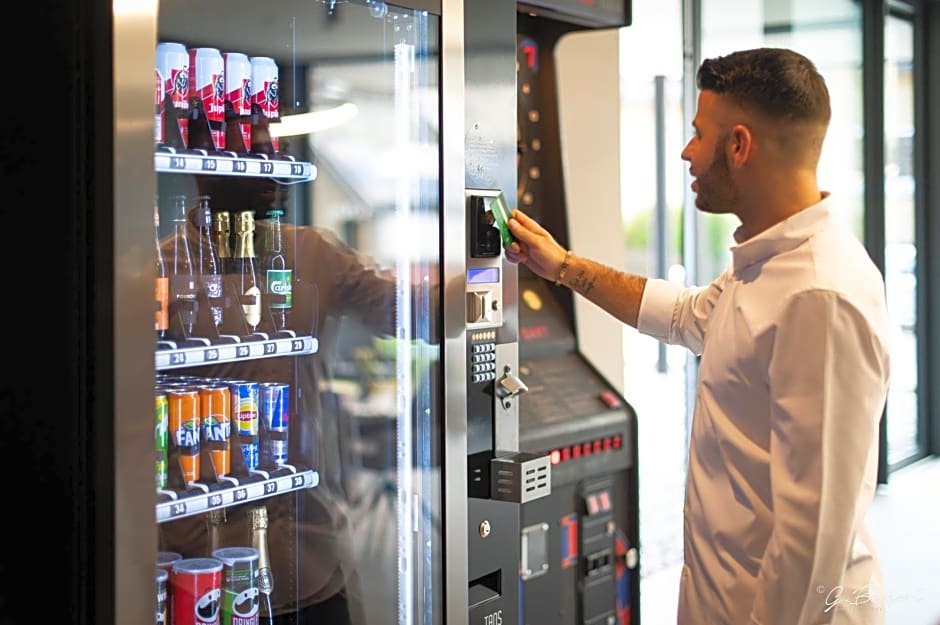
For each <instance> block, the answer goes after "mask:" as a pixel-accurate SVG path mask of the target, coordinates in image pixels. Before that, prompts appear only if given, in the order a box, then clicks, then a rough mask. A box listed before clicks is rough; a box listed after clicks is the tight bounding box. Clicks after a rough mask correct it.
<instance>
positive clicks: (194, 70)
mask: <svg viewBox="0 0 940 625" xmlns="http://www.w3.org/2000/svg"><path fill="white" fill-rule="evenodd" d="M189 84H190V90H191V91H192V97H193V98H198V99H199V100H201V101H202V106H203V108H204V109H205V111H206V118H207V119H208V120H209V131H210V133H211V134H212V143H213V144H215V147H216V148H221V147H222V146H223V145H225V142H224V140H223V139H224V132H223V131H222V128H223V126H222V122H224V121H225V105H224V102H225V61H224V59H223V58H222V53H221V52H219V49H218V48H192V49H190V51H189Z"/></svg>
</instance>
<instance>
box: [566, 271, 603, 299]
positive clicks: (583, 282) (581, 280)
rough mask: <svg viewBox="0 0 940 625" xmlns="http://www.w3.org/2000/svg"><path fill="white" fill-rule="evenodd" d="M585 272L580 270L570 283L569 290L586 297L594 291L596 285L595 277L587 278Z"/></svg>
mask: <svg viewBox="0 0 940 625" xmlns="http://www.w3.org/2000/svg"><path fill="white" fill-rule="evenodd" d="M586 273H587V272H586V271H585V270H584V269H582V270H581V271H579V272H578V275H577V276H575V277H574V279H573V280H572V281H571V288H573V289H574V290H575V291H577V292H578V293H580V294H581V295H587V294H588V293H590V292H591V291H593V290H594V285H595V284H597V276H588V275H586Z"/></svg>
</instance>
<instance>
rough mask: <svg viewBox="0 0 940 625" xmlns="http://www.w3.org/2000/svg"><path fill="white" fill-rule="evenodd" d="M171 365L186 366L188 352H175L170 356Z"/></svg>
mask: <svg viewBox="0 0 940 625" xmlns="http://www.w3.org/2000/svg"><path fill="white" fill-rule="evenodd" d="M170 364H173V365H185V364H186V352H173V353H172V354H170Z"/></svg>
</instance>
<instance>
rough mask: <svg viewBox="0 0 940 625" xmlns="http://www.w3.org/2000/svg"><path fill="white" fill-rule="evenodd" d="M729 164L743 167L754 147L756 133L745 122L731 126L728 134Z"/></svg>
mask: <svg viewBox="0 0 940 625" xmlns="http://www.w3.org/2000/svg"><path fill="white" fill-rule="evenodd" d="M727 149H728V164H729V165H730V166H731V167H743V166H744V165H745V164H746V163H747V161H748V159H749V158H750V157H751V152H752V150H753V149H754V134H753V133H752V132H751V129H750V128H748V127H747V126H746V125H744V124H735V125H734V126H732V127H731V132H730V133H729V136H728V147H727Z"/></svg>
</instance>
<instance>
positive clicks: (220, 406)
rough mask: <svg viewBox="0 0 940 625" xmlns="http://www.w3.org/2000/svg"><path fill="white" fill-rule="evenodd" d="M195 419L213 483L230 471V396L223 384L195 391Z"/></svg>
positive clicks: (202, 387)
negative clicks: (199, 426) (196, 418)
mask: <svg viewBox="0 0 940 625" xmlns="http://www.w3.org/2000/svg"><path fill="white" fill-rule="evenodd" d="M199 417H200V418H201V420H202V444H203V445H205V446H206V449H207V450H208V452H209V458H210V460H211V461H212V467H211V469H212V472H213V475H211V476H207V477H210V478H211V479H213V480H217V479H218V478H220V477H223V476H225V475H228V474H229V473H231V471H232V447H231V445H232V395H231V393H230V392H229V388H228V386H226V385H225V384H207V385H205V386H201V387H200V388H199Z"/></svg>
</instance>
